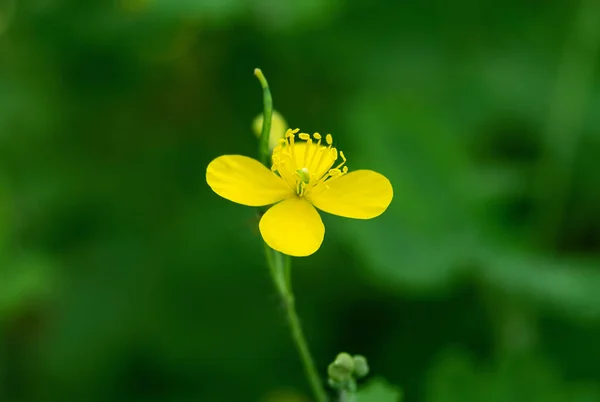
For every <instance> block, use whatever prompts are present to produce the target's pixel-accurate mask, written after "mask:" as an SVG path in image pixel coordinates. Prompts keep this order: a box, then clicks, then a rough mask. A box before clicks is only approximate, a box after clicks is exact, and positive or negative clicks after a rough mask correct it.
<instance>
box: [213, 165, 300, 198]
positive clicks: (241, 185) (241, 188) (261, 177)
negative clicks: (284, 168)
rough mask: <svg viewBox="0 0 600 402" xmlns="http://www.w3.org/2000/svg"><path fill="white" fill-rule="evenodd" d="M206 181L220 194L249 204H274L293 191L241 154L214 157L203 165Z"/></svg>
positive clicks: (264, 168)
mask: <svg viewBox="0 0 600 402" xmlns="http://www.w3.org/2000/svg"><path fill="white" fill-rule="evenodd" d="M206 182H207V183H208V185H209V186H210V188H212V189H213V191H214V192H215V193H217V194H219V195H220V196H221V197H223V198H227V199H228V200H230V201H233V202H237V203H238V204H243V205H249V206H251V207H260V206H263V205H270V204H274V203H276V202H279V201H281V200H283V199H285V198H287V197H290V196H292V195H293V194H294V193H293V192H292V190H291V189H290V188H289V187H288V186H287V185H286V184H285V182H284V181H283V180H282V179H281V178H280V177H279V176H277V175H275V174H274V173H273V172H271V171H270V170H269V169H267V168H266V167H264V166H263V165H262V164H261V163H260V162H259V161H257V160H254V159H252V158H248V157H247V156H242V155H224V156H219V157H218V158H216V159H214V160H213V161H212V162H211V163H209V164H208V167H207V168H206Z"/></svg>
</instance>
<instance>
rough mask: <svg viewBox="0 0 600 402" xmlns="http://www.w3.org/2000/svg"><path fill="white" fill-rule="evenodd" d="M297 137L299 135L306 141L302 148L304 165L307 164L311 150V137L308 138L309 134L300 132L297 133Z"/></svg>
mask: <svg viewBox="0 0 600 402" xmlns="http://www.w3.org/2000/svg"><path fill="white" fill-rule="evenodd" d="M298 137H300V139H302V140H304V141H306V148H305V149H304V161H303V165H304V167H307V166H308V163H307V162H308V154H309V153H310V152H311V151H312V138H310V134H306V133H302V134H299V135H298Z"/></svg>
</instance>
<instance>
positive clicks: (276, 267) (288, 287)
mask: <svg viewBox="0 0 600 402" xmlns="http://www.w3.org/2000/svg"><path fill="white" fill-rule="evenodd" d="M254 75H255V76H256V77H257V78H258V80H259V81H260V84H261V86H262V89H263V106H264V110H263V125H262V133H261V136H260V139H259V147H258V156H259V160H260V162H261V163H262V164H263V165H265V166H266V167H267V168H270V166H271V152H270V149H269V135H270V133H271V119H272V116H273V98H272V97H271V91H270V90H269V84H268V82H267V80H266V78H265V76H264V75H263V73H262V71H261V70H260V69H259V68H256V69H255V70H254ZM262 212H264V211H262ZM265 256H266V259H267V265H268V266H269V271H270V273H271V279H272V280H273V284H274V285H275V289H277V293H278V294H279V297H280V298H281V300H282V302H283V305H284V308H285V312H286V315H287V321H288V325H289V327H290V331H291V334H292V339H293V341H294V344H295V345H296V349H297V351H298V354H299V356H300V360H301V361H302V364H303V366H304V372H305V375H306V378H307V379H308V382H309V384H310V387H311V389H312V392H313V394H314V396H315V398H316V400H317V402H327V395H326V393H325V390H324V388H323V384H322V382H321V378H320V376H319V373H318V370H317V369H316V366H315V363H314V360H313V358H312V355H311V353H310V349H309V348H308V342H307V341H306V337H305V336H304V333H303V331H302V325H301V324H300V319H299V317H298V313H297V312H296V307H295V299H294V293H293V291H292V279H291V265H292V259H291V257H290V256H289V255H286V254H283V253H280V252H279V251H276V250H273V249H272V248H271V247H269V246H268V245H267V243H265Z"/></svg>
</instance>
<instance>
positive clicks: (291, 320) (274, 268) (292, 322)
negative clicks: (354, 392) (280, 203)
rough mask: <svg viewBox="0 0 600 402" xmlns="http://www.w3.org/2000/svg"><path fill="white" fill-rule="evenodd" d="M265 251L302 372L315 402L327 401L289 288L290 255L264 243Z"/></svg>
mask: <svg viewBox="0 0 600 402" xmlns="http://www.w3.org/2000/svg"><path fill="white" fill-rule="evenodd" d="M265 252H266V254H267V263H268V264H269V270H270V272H271V278H272V279H273V284H274V285H275V288H276V289H277V291H278V293H279V296H280V297H281V300H282V301H283V305H284V307H285V312H286V315H287V321H288V324H289V326H290V330H291V332H292V339H293V340H294V343H295V345H296V349H297V350H298V354H299V355H300V360H302V364H303V366H304V374H305V375H306V378H307V379H308V382H309V384H310V387H311V389H312V392H313V394H314V396H315V398H316V400H317V402H327V395H326V394H325V391H324V389H323V384H322V383H321V377H320V376H319V373H318V371H317V369H316V366H315V362H314V360H313V358H312V355H311V353H310V349H309V348H308V342H306V338H305V336H304V332H303V331H302V325H301V324H300V319H299V317H298V313H297V312H296V303H295V299H294V294H293V292H292V289H291V286H290V285H291V278H290V275H289V271H290V269H289V267H290V265H291V262H290V260H291V257H290V256H289V255H285V254H282V253H279V252H277V251H275V250H273V249H271V248H270V247H269V246H267V245H266V244H265Z"/></svg>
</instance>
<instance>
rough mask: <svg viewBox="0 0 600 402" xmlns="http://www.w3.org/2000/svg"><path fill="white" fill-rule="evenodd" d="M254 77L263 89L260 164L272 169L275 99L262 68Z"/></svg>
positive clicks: (258, 69) (257, 69)
mask: <svg viewBox="0 0 600 402" xmlns="http://www.w3.org/2000/svg"><path fill="white" fill-rule="evenodd" d="M254 75H255V76H256V78H258V80H259V81H260V85H261V86H262V89H263V125H262V132H261V134H260V139H259V141H258V156H259V159H260V162H261V163H262V164H263V165H265V166H266V167H268V168H270V167H271V161H270V160H269V157H270V156H271V155H270V152H269V135H270V134H271V118H272V116H273V98H272V97H271V91H270V90H269V83H268V82H267V79H266V78H265V76H264V75H263V73H262V70H261V69H260V68H255V69H254Z"/></svg>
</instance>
